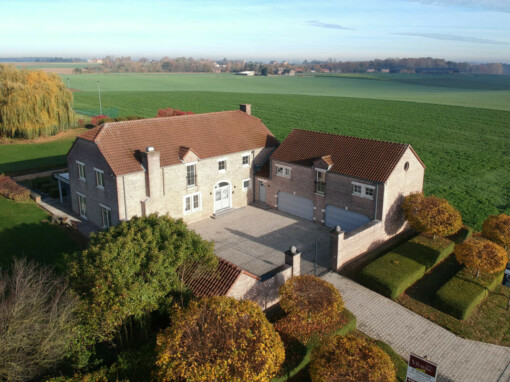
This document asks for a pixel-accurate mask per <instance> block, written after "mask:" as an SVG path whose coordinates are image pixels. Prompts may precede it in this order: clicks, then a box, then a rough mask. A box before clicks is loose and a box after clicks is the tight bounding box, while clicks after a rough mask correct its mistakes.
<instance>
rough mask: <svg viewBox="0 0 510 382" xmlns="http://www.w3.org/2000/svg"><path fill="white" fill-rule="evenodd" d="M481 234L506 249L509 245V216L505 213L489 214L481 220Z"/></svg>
mask: <svg viewBox="0 0 510 382" xmlns="http://www.w3.org/2000/svg"><path fill="white" fill-rule="evenodd" d="M482 236H483V237H485V238H486V239H489V240H491V241H493V242H494V243H496V244H499V245H501V246H502V247H503V248H505V249H508V248H509V247H510V216H509V215H505V214H500V215H492V216H489V217H488V218H487V219H485V221H484V222H483V226H482Z"/></svg>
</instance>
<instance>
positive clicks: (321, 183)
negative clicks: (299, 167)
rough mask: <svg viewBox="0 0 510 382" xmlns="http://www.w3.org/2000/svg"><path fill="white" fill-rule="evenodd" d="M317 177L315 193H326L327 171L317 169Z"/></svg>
mask: <svg viewBox="0 0 510 382" xmlns="http://www.w3.org/2000/svg"><path fill="white" fill-rule="evenodd" d="M316 173H317V178H316V179H315V193H317V194H319V195H324V194H325V192H326V171H320V170H317V171H316Z"/></svg>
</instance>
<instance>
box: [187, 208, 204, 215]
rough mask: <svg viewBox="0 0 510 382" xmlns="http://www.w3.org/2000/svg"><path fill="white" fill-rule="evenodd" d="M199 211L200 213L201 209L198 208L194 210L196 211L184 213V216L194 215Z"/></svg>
mask: <svg viewBox="0 0 510 382" xmlns="http://www.w3.org/2000/svg"><path fill="white" fill-rule="evenodd" d="M199 211H202V209H201V208H198V209H196V210H191V211H184V215H191V214H193V213H195V212H199Z"/></svg>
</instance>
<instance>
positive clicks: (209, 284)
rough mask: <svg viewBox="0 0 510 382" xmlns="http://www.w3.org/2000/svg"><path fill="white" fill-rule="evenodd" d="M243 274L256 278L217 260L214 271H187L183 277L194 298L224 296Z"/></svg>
mask: <svg viewBox="0 0 510 382" xmlns="http://www.w3.org/2000/svg"><path fill="white" fill-rule="evenodd" d="M243 272H244V273H245V274H248V275H250V276H252V277H255V278H256V276H253V275H251V274H249V273H247V272H245V271H243V269H241V268H239V267H238V266H237V265H234V264H232V263H230V262H228V261H227V260H224V259H222V258H218V268H216V271H214V272H211V271H200V270H196V269H189V270H188V271H187V272H186V273H185V275H184V283H185V284H186V285H187V286H188V287H189V288H190V289H191V291H192V292H193V294H194V295H195V296H196V297H209V296H225V295H226V294H227V293H228V292H229V291H230V289H231V288H232V287H233V286H234V284H235V282H236V281H237V279H238V278H239V276H241V273H243Z"/></svg>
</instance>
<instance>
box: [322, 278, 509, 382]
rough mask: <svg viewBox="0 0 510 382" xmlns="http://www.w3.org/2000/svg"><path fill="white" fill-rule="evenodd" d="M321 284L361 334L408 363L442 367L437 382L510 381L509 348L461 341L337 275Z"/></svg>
mask: <svg viewBox="0 0 510 382" xmlns="http://www.w3.org/2000/svg"><path fill="white" fill-rule="evenodd" d="M322 278H323V279H324V280H326V281H328V282H330V283H332V284H333V285H335V287H336V288H337V289H338V290H339V291H340V293H341V295H342V297H343V299H344V301H345V306H346V308H347V309H349V310H350V311H351V312H353V313H354V314H355V315H356V318H357V326H358V329H359V330H361V331H362V332H364V333H366V334H367V335H369V336H370V337H373V338H376V339H380V340H382V341H384V342H386V343H387V344H389V345H390V346H391V347H392V348H393V349H394V350H395V351H396V352H397V353H398V354H400V355H401V356H402V357H404V358H405V359H408V358H409V354H410V353H414V354H417V355H419V356H427V357H428V359H429V360H430V361H432V362H435V363H437V364H438V365H439V368H438V371H439V378H438V381H441V382H449V381H459V382H471V381H472V382H509V381H510V348H509V347H504V346H497V345H492V344H486V343H483V342H477V341H471V340H466V339H463V338H460V337H458V336H456V335H455V334H453V333H451V332H449V331H448V330H446V329H444V328H442V327H441V326H439V325H436V324H434V323H433V322H431V321H429V320H427V319H425V318H423V317H421V316H419V315H417V314H416V313H414V312H411V311H410V310H408V309H406V308H404V307H403V306H401V305H399V304H397V303H396V302H393V301H392V300H390V299H388V298H386V297H384V296H381V295H380V294H378V293H375V292H373V291H371V290H369V289H367V288H365V287H363V286H362V285H360V284H357V283H355V282H354V281H352V280H350V279H348V278H346V277H343V276H341V275H339V274H337V273H333V272H330V273H328V274H326V275H324V276H323V277H322ZM505 368H506V369H505Z"/></svg>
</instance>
